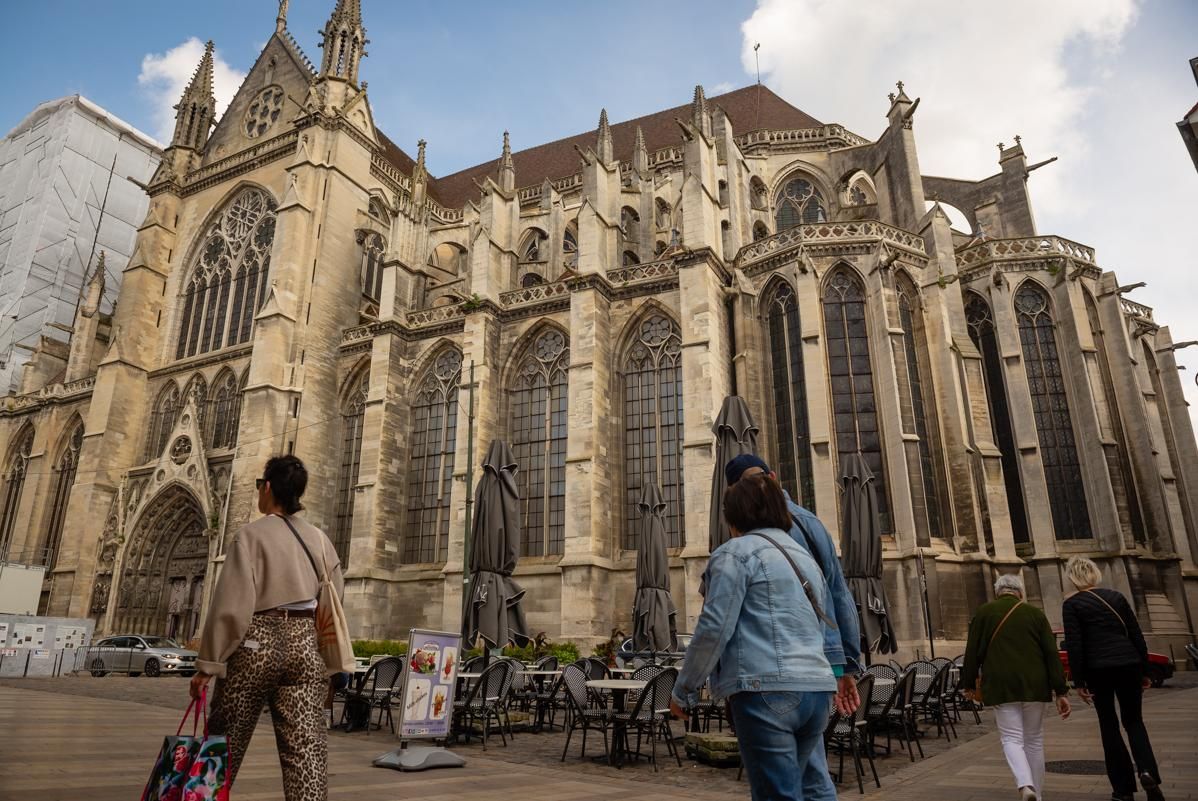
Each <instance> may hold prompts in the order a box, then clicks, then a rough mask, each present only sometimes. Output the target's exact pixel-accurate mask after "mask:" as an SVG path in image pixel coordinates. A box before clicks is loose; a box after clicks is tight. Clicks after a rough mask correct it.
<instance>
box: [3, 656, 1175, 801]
mask: <svg viewBox="0 0 1198 801" xmlns="http://www.w3.org/2000/svg"><path fill="white" fill-rule="evenodd" d="M1170 685H1171V686H1167V687H1165V688H1163V689H1160V690H1153V691H1151V692H1150V693H1149V694H1148V696H1147V705H1146V710H1147V712H1146V716H1147V718H1148V720H1149V728H1150V731H1151V733H1152V735H1153V742H1154V746H1155V747H1156V750H1157V755H1158V759H1159V760H1160V762H1161V769H1162V773H1163V778H1164V780H1165V784H1164V790H1165V794H1166V797H1167V798H1168V799H1170V801H1177V800H1178V799H1188V800H1189V801H1198V762H1196V761H1195V758H1194V756H1195V748H1194V746H1193V740H1192V734H1193V733H1192V720H1193V719H1194V716H1195V713H1198V689H1187V688H1194V687H1198V676H1193V675H1191V674H1180V675H1179V676H1178V677H1177V679H1175V680H1174V681H1173V682H1171V683H1170ZM186 693H187V690H186V681H185V680H183V679H179V678H163V679H145V678H137V679H128V678H118V677H112V676H109V677H105V678H102V679H93V678H91V677H90V676H82V677H62V678H58V679H3V680H0V801H9V799H17V798H21V799H25V798H29V797H33V796H34V795H35V794H36V797H38V798H64V799H65V798H76V797H79V795H78V792H77V791H76V792H72V791H71V790H70V788H71V787H72V786H74V787H79V788H82V787H83V786H84V785H79V784H72V782H74V781H76V779H74V778H70V779H68V778H66V777H68V776H71V777H75V776H76V775H77V774H78V775H79V780H85V777H84V776H83V775H82V774H84V773H86V774H88V775H91V774H92V773H94V770H93V768H92V767H88V768H87V769H86V770H84V771H80V770H78V764H77V763H78V761H79V760H84V761H88V762H90V761H96V762H97V765H96V767H95V769H96V770H99V771H100V776H99V778H98V779H96V780H97V781H99V783H100V784H99V787H98V788H97V790H96V791H95V792H94V793H93V792H88V793H87V796H88V797H89V798H94V799H96V801H103V799H107V798H112V799H117V798H128V797H132V796H133V795H135V794H136V793H137V792H139V791H140V782H143V781H144V777H143V776H142V774H143V773H145V772H147V771H148V770H149V766H150V762H151V761H152V759H153V756H154V753H156V751H157V748H158V745H159V744H160V742H161V740H160V738H161V736H162V735H163V734H164V733H166V732H167V730H168V729H169V730H171V731H173V727H174V726H175V725H177V720H178V715H179V713H180V711H181V709H182V707H183V706H184V705H185V703H186ZM966 717H967V722H966V723H963V724H958V733H959V734H960V739H958V740H954V741H953V742H952V744H951V746H949V745H947V744H946V743H945V740H943V739H940V740H938V741H937V740H935V739H934V737H933V736H929V737H927V738H925V740H924V749H925V751H926V752H927V754H928V757H927V758H926V759H924V760H918V761H916V762H915V763H911V762H909V761H908V758H907V756H906V755H905V754H904V753H903V752H901V751H897V750H896V752H895V755H894V756H892V757H889V758H886V757H883V758H880V759H879V760H878V770H879V774H880V775H881V780H882V789H881V790H877V789H875V788H874V787H873V786H872V782H871V781H867V783H866V797H867V798H883V797H885V798H887V799H894V801H904V799H918V801H940V799H944V800H945V801H948V800H949V799H951V800H952V801H957V800H958V799H960V800H961V801H989V799H994V801H1002V800H1003V799H1011V798H1013V797H1014V795H1015V794H1014V790H1013V788H1012V787H1011V786H1010V785H1011V783H1012V782H1011V779H1010V775H1009V773H1008V771H1007V768H1006V763H1005V762H1004V761H1003V757H1002V752H1001V748H1000V747H999V745H998V742H997V737H996V735H994V734H993V723H992V720H991V717H990V715H989V714H988V713H983V715H982V720H983V723H982V725H980V726H979V725H975V724H974V723H973V719H972V716H968V715H967V716H966ZM932 734H933V735H934V731H933V733H932ZM1047 739H1048V758H1049V760H1082V759H1088V760H1094V759H1101V745H1100V743H1099V740H1098V732H1097V723H1096V721H1095V719H1094V713H1093V711H1092V710H1089V709H1087V708H1084V707H1083V708H1082V709H1080V710H1078V711H1077V712H1076V713H1075V715H1074V716H1073V718H1072V719H1071V720H1069V721H1066V722H1061V721H1057V720H1055V719H1054V720H1053V721H1052V723H1050V726H1049V729H1048V738H1047ZM273 740H274V738H273V737H272V736H271V732H270V729H269V721H268V719H267V718H264V719H263V726H262V727H260V729H259V732H258V735H257V736H256V738H255V741H254V744H253V746H252V747H251V749H250V755H249V757H248V758H247V768H246V771H245V772H244V773H243V780H242V781H239V783H238V789H239V792H238V798H239V799H247V798H252V799H275V798H280V797H281V796H280V788H279V781H278V766H277V761H276V756H275V751H274V742H273ZM563 744H564V735H562V734H561V733H560V732H554V733H551V734H530V733H518V734H517V736H516V739H515V740H514V741H513V742H512V743H510V744H509V745H508V747H506V748H504V747H503V746H502V745H500V744H499V741H498V739H494V740H492V741H491V743H490V744H489V747H488V750H487V751H486V752H485V753H484V752H483V751H482V749H481V746H480V745H479V744H477V743H472V744H470V745H459V746H455V749H454V750H455V751H457V752H458V753H461V754H463V755H464V756H466V757H467V758H468V759H469V766H468V767H467V768H466V769H464V770H461V771H439V772H430V773H422V774H399V773H396V772H394V771H384V770H378V769H374V768H370V767H369V760H370V759H371V758H372V757H374V756H377V755H378V754H380V753H382V752H384V751H386V750H388V749H390V748H392V747H393V740H392V739H391V738H390V737H389V736H388V735H386V734H380V732H377V731H376V732H374V733H372V734H370V735H366V734H365V733H362V732H358V733H354V734H344V733H341V732H333V733H332V736H331V737H330V751H331V757H330V758H331V763H330V773H331V775H332V776H333V778H332V780H331V787H332V788H333V791H332V793H331V795H330V798H333V799H342V798H345V799H351V800H352V799H358V798H361V799H366V798H370V799H372V801H373V799H377V798H379V797H395V795H396V793H395V792H393V791H399V792H398V795H399V796H400V797H405V796H407V795H409V794H410V792H409V791H410V790H411V789H414V788H407V785H414V786H419V787H420V795H421V797H422V798H426V799H430V801H431V799H440V798H445V799H449V798H453V799H454V800H455V801H473V799H475V798H478V799H483V798H486V799H488V801H490V799H492V798H493V797H494V791H495V788H496V787H497V786H508V785H509V784H510V783H511V782H513V781H517V782H519V785H520V786H521V787H522V788H525V789H526V790H527V791H528V793H527V794H526V793H523V792H522V793H521V795H522V796H524V795H529V796H531V795H533V794H534V789H533V788H534V787H537V786H542V787H543V788H544V789H545V790H546V791H547V792H548V791H550V790H551V793H550V794H551V796H552V797H553V798H555V799H574V798H578V799H583V798H595V799H599V798H613V799H614V798H625V797H626V796H627V795H628V794H629V793H637V794H638V795H640V794H643V793H644V792H645V788H644V786H643V785H644V783H645V782H650V783H652V784H653V785H654V787H655V789H654V790H653V797H654V798H655V799H663V800H668V799H675V798H676V799H683V798H686V799H695V800H696V801H698V800H699V799H719V798H740V799H744V798H747V797H748V788H747V786H746V784H745V783H744V782H739V783H738V782H737V781H736V770H735V769H734V768H732V769H728V768H726V769H717V768H711V767H707V766H704V765H698V764H696V763H694V762H692V761H690V760H687V759H685V757H684V758H683V767H682V768H679V767H678V766H677V765H676V764H675V763H674V762H673V760H670V759H666V758H665V756H664V749H663V751H662V753H659V759H660V762H661V771H660V772H659V773H654V772H653V770H652V768H651V767H650V766H649V765H647V764H644V763H641V764H636V765H631V766H628V767H626V768H625V769H623V770H619V771H617V770H614V769H612V768H611V767H609V766H607V765H606V764H601V763H595V762H592V761H591V760H589V759H586V760H583V759H580V758H579V756H578V740H577V738H576V739H575V740H574V741H573V742H572V743H571V746H570V753H569V755H568V756H567V758H566V761H565V763H562V762H559V758H560V756H561V749H562V745H563ZM600 753H601V748H600V747H598V746H597V745H596V744H594V742H593V741H592V740H588V755H591V754H593V755H598V754H600ZM68 755H70V756H69V759H70V761H69V762H67V761H65V760H67V759H68ZM100 755H102V759H101V756H100ZM833 766H834V767H835V762H834V763H833ZM851 776H852V769H851V768H849V777H850V778H851ZM63 782H66V783H65V784H64V783H63ZM497 783H498V784H497ZM134 785H136V787H135V786H134ZM1047 785H1048V787H1047V789H1048V796H1047V797H1048V799H1050V801H1055V800H1056V799H1061V801H1081V799H1106V798H1109V788H1107V785H1106V778H1105V776H1104V775H1101V774H1100V775H1090V776H1077V775H1063V774H1050V776H1049V778H1048V780H1047ZM87 786H88V787H89V788H90V787H91V785H90V784H89V785H87ZM405 788H406V789H405ZM380 791H383V792H384V793H385V795H382V796H380V795H379V793H380ZM475 791H477V794H476V792H475ZM56 792H57V793H59V794H56ZM430 793H431V794H430ZM538 794H539V793H538ZM841 794H842V796H843V797H845V798H852V797H860V796H858V793H857V788H856V785H855V782H853V783H850V784H844V785H841Z"/></svg>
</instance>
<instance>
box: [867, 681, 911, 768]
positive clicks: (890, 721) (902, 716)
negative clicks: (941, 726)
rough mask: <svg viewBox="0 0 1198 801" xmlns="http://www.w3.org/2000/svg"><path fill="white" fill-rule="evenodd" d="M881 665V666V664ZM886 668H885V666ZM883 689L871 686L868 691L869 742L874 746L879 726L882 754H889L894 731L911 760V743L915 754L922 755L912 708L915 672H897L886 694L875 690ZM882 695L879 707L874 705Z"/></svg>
mask: <svg viewBox="0 0 1198 801" xmlns="http://www.w3.org/2000/svg"><path fill="white" fill-rule="evenodd" d="M883 667H885V666H883ZM888 669H889V668H888ZM882 689H883V688H880V687H878V686H877V684H875V685H874V687H873V689H872V690H871V692H870V703H869V706H870V711H869V712H868V713H867V717H868V719H869V722H870V729H869V733H870V745H871V747H876V742H877V734H878V730H879V729H883V728H884V729H885V730H886V754H887V755H889V754H890V744H891V735H892V734H894V733H897V735H898V740H899V744H900V745H902V746H903V748H904V749H906V751H907V754H908V755H909V756H910V758H911V761H912V762H914V761H915V749H914V748H912V747H911V744H912V743H914V744H915V745H916V747H918V748H919V756H920V758H921V759H922V758H923V745H922V744H921V743H920V742H919V737H918V732H917V730H916V726H915V707H914V704H912V698H913V697H914V694H915V674H914V673H912V672H911V671H907V672H905V673H900V674H899V675H898V676H897V677H896V678H895V680H894V688H893V689H892V690H891V691H890V692H889V693H888V694H886V693H881V692H879V691H880V690H882ZM883 695H885V696H886V698H885V701H884V702H883V703H882V705H881V707H877V706H876V704H877V702H878V699H879V698H881V697H882V696H883Z"/></svg>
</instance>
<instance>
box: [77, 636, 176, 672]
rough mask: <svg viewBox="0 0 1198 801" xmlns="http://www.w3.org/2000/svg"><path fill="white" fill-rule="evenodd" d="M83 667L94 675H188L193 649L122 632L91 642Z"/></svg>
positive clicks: (168, 640) (171, 641)
mask: <svg viewBox="0 0 1198 801" xmlns="http://www.w3.org/2000/svg"><path fill="white" fill-rule="evenodd" d="M87 669H88V670H89V671H91V674H92V675H93V676H96V677H97V678H98V677H100V676H107V675H108V674H109V673H128V674H129V675H130V676H140V675H142V674H143V673H144V674H145V675H147V676H151V677H153V676H161V675H164V674H172V673H175V674H180V675H183V676H190V675H192V674H193V673H195V672H196V652H195V651H189V650H187V649H186V648H184V647H183V646H181V645H179V643H177V642H175V641H174V640H172V639H170V638H168V637H145V636H142V635H140V634H122V635H118V636H116V637H105V638H104V639H102V640H100V641H99V642H97V643H94V644H93V645H92V646H91V648H89V649H88V652H87Z"/></svg>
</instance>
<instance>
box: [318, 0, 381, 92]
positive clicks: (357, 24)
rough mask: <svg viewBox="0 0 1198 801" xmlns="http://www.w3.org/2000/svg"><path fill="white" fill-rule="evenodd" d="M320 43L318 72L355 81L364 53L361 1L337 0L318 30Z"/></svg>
mask: <svg viewBox="0 0 1198 801" xmlns="http://www.w3.org/2000/svg"><path fill="white" fill-rule="evenodd" d="M320 36H321V42H320V46H321V47H322V48H323V49H324V57H323V58H322V59H321V64H320V74H321V77H324V78H337V79H339V80H343V81H346V82H348V83H351V84H355V85H356V84H357V83H358V65H359V64H360V63H361V62H362V56H364V55H366V44H367V42H369V41H370V40H369V39H367V38H366V29H365V28H364V27H362V4H361V2H359V0H337V5H336V7H335V8H334V9H333V13H332V15H331V16H330V17H329V21H328V22H326V23H325V25H324V30H322V31H320Z"/></svg>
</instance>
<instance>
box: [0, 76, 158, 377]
mask: <svg viewBox="0 0 1198 801" xmlns="http://www.w3.org/2000/svg"><path fill="white" fill-rule="evenodd" d="M161 158H162V148H161V147H160V146H159V145H158V143H157V142H155V141H154V140H153V139H151V138H150V137H149V136H147V135H145V134H144V133H142V132H140V131H138V130H137V129H136V128H133V127H131V126H130V125H128V124H127V123H125V122H122V121H121V120H119V119H117V118H116V117H114V116H113V115H111V114H109V113H108V112H107V111H105V110H104V109H102V108H100V107H99V106H97V105H96V104H94V103H92V102H91V101H89V100H88V99H87V98H85V97H81V96H80V95H70V96H68V97H63V98H59V99H58V100H52V101H49V102H47V103H42V104H41V105H39V106H38V107H37V108H35V109H34V110H33V111H32V112H31V113H30V114H29V116H27V117H26V118H25V119H24V120H22V121H21V123H20V124H19V125H17V127H16V128H14V129H13V130H12V131H10V132H9V133H8V135H7V136H6V137H4V139H2V140H0V392H3V393H8V392H10V391H15V392H18V393H20V392H23V391H25V390H26V389H27V388H28V387H33V386H40V385H42V384H45V383H46V382H48V381H55V380H58V379H59V378H60V376H59V375H58V373H60V372H61V371H62V369H63V368H64V367H65V364H64V363H60V364H58V365H55V364H54V356H58V357H59V359H60V361H61V359H62V357H64V356H65V354H66V350H67V347H66V342H67V340H68V339H69V337H70V328H71V324H72V322H73V321H74V317H75V309H76V306H77V305H78V304H79V300H80V298H81V296H82V290H83V285H84V283H85V282H86V280H87V275H88V273H89V271H90V270H91V267H92V265H93V264H94V263H95V259H96V258H97V257H98V254H99V253H100V252H101V251H103V252H105V254H106V257H107V260H106V264H107V267H108V270H109V271H110V273H111V280H109V281H108V283H107V284H106V286H105V292H104V299H103V301H104V304H103V305H104V308H105V310H106V311H109V310H111V309H112V304H113V302H114V301H115V300H116V296H117V291H118V289H119V287H120V281H119V280H118V279H119V276H120V274H121V270H122V269H124V266H125V262H126V261H128V259H129V255H130V254H131V253H132V252H133V242H134V240H135V239H136V237H137V226H138V225H140V224H141V220H142V218H143V217H145V213H146V207H147V206H148V204H149V198H147V197H146V194H145V191H144V190H143V189H142V188H141V187H140V186H138V185H137V184H135V183H133V182H132V181H129V180H127V178H132V179H133V180H135V181H140V182H143V183H144V182H145V181H148V180H149V179H150V176H151V175H153V174H154V170H155V169H156V168H157V167H158V162H159V161H160V160H161ZM37 350H41V351H44V352H45V353H47V358H45V359H42V360H39V368H40V369H44V370H47V371H48V372H47V373H46V374H44V375H30V376H29V377H28V384H23V381H24V380H25V375H24V369H23V368H24V365H25V364H26V363H27V362H28V360H29V357H30V355H31V354H32V353H33V352H34V351H37Z"/></svg>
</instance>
